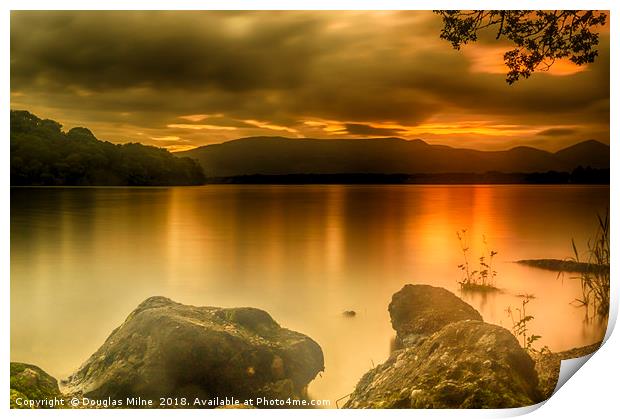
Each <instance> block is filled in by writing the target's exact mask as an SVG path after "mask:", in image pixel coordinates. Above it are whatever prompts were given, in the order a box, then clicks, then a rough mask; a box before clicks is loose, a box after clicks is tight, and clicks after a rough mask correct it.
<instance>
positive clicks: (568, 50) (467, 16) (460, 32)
mask: <svg viewBox="0 0 620 419" xmlns="http://www.w3.org/2000/svg"><path fill="white" fill-rule="evenodd" d="M435 13H437V14H438V15H440V16H441V17H442V18H443V24H444V27H443V29H442V30H441V34H440V38H442V39H445V40H447V41H449V42H450V43H452V46H453V47H454V48H455V49H457V50H458V49H460V48H461V46H463V45H465V44H467V43H469V42H475V41H477V40H478V37H479V34H480V32H481V31H483V30H484V29H487V28H496V29H497V32H495V39H500V38H502V37H503V38H506V39H508V40H510V41H511V42H512V43H513V44H514V45H515V48H513V49H512V50H509V51H507V52H506V53H505V54H504V62H505V63H506V66H507V67H508V70H509V71H508V74H507V76H506V81H507V82H508V83H509V84H513V83H514V82H516V81H517V80H519V79H520V78H528V77H530V76H531V75H532V73H533V72H534V71H535V70H542V71H546V70H549V68H551V66H552V65H553V63H554V62H555V61H556V60H558V59H562V58H568V59H569V60H570V61H572V62H573V63H575V64H577V65H583V64H587V63H592V62H594V59H595V58H596V57H597V55H598V50H597V49H596V47H597V45H598V43H599V34H598V33H597V32H595V29H596V27H598V26H602V25H605V22H606V21H607V14H606V13H603V12H597V11H592V10H536V11H532V10H469V11H464V10H437V11H435Z"/></svg>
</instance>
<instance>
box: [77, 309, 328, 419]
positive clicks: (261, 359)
mask: <svg viewBox="0 0 620 419" xmlns="http://www.w3.org/2000/svg"><path fill="white" fill-rule="evenodd" d="M323 369H324V366H323V352H322V351H321V348H320V346H319V345H318V344H317V343H316V342H315V341H313V340H312V339H311V338H309V337H308V336H305V335H303V334H301V333H298V332H294V331H291V330H288V329H285V328H282V327H280V326H279V325H278V323H276V322H275V321H274V320H273V319H272V318H271V316H270V315H269V314H268V313H266V312H265V311H262V310H259V309H255V308H231V309H225V308H217V307H194V306H188V305H183V304H179V303H176V302H174V301H172V300H170V299H168V298H164V297H152V298H149V299H147V300H146V301H144V302H143V303H141V304H140V305H139V306H138V307H137V308H136V309H135V310H134V311H133V312H132V313H131V314H130V315H129V317H127V319H126V320H125V322H124V323H123V324H121V325H120V326H119V327H118V328H117V329H116V330H114V331H113V332H112V334H111V335H110V336H109V337H108V339H107V340H106V341H105V343H104V344H103V345H102V346H101V347H100V348H99V349H98V350H97V352H95V353H94V354H93V355H92V356H91V357H90V358H89V359H88V360H87V361H86V362H85V363H84V364H83V365H82V366H81V367H80V368H79V369H78V370H77V371H76V372H75V373H74V374H73V375H71V376H70V377H69V379H68V380H67V382H66V389H67V390H68V391H70V392H72V393H80V394H82V395H84V396H86V397H91V398H107V397H111V398H126V397H143V398H148V399H153V400H154V401H155V402H156V403H157V401H158V398H159V397H186V398H189V399H190V400H193V398H195V397H200V398H212V397H234V398H239V399H241V400H243V399H245V398H251V397H258V396H263V397H278V398H286V397H295V398H301V397H304V396H305V393H306V386H307V384H308V383H309V382H310V381H311V380H312V379H313V378H314V377H315V376H316V375H317V374H318V373H319V372H320V371H322V370H323ZM190 407H191V406H190Z"/></svg>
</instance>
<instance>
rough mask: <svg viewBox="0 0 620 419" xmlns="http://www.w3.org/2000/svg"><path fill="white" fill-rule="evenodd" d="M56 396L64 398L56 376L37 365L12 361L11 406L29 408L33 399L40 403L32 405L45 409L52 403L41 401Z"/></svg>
mask: <svg viewBox="0 0 620 419" xmlns="http://www.w3.org/2000/svg"><path fill="white" fill-rule="evenodd" d="M54 398H58V399H60V398H62V395H61V394H60V390H59V388H58V382H57V381H56V379H55V378H54V377H52V376H51V375H49V374H48V373H46V372H45V371H43V370H42V369H41V368H39V367H37V366H36V365H31V364H23V363H21V362H11V399H10V404H11V408H14V409H22V408H28V406H29V404H28V401H32V402H33V403H35V402H38V403H37V404H36V405H32V406H30V407H32V408H34V407H37V408H44V409H45V408H48V407H50V405H49V404H45V403H41V402H42V401H44V400H51V399H54Z"/></svg>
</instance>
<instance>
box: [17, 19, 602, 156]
mask: <svg viewBox="0 0 620 419" xmlns="http://www.w3.org/2000/svg"><path fill="white" fill-rule="evenodd" d="M440 27H441V20H440V19H439V18H438V17H437V16H434V15H433V14H432V13H429V12H391V13H390V12H304V11H300V12H297V11H289V12H129V11H123V12H97V11H93V12H49V11H48V12H31V11H28V12H12V14H11V91H12V94H13V96H12V106H20V107H24V108H27V109H30V110H33V111H38V112H41V113H43V114H42V115H41V116H43V117H56V118H57V119H61V120H63V121H65V122H66V123H81V124H82V125H89V124H90V125H94V126H96V127H98V129H99V130H100V131H101V132H103V133H104V134H106V135H107V136H108V137H109V139H114V138H119V140H121V139H122V140H127V139H131V138H133V139H136V140H140V141H142V138H139V137H135V136H136V135H139V134H137V133H142V134H140V135H148V133H147V132H151V133H152V132H156V131H157V132H158V130H160V131H166V132H163V133H159V134H157V135H153V136H157V137H163V136H178V137H183V138H184V139H190V140H191V142H192V144H196V145H198V144H201V143H205V142H210V141H222V140H224V139H227V138H234V137H238V136H244V135H250V134H264V133H265V130H267V131H270V133H271V134H274V135H275V134H277V133H280V134H282V133H288V134H289V135H298V136H302V135H305V136H329V135H333V134H329V133H328V132H327V131H325V130H324V128H325V127H326V126H327V125H329V124H336V123H338V122H339V123H340V126H341V127H342V128H343V129H344V130H346V131H342V130H335V131H333V132H338V133H343V132H344V133H346V132H348V133H349V134H351V135H360V136H364V135H386V136H392V135H398V134H401V133H402V132H403V131H402V130H401V129H398V128H394V127H393V126H390V124H392V125H403V126H409V127H415V126H418V125H423V124H425V123H428V122H429V121H435V120H438V119H439V120H441V121H444V122H445V121H446V120H447V119H448V118H449V116H451V117H453V116H454V115H458V118H460V119H468V118H469V119H477V120H486V121H490V122H492V123H494V124H517V125H523V126H527V125H536V126H537V127H538V128H539V129H537V130H533V131H534V132H538V131H542V130H544V129H547V128H550V127H556V128H559V129H563V128H565V127H563V126H565V125H571V126H572V125H579V124H581V125H588V126H589V128H591V129H592V130H595V129H596V130H598V131H597V133H602V136H603V137H604V136H605V135H607V136H608V127H607V125H608V121H609V37H608V35H606V34H604V35H602V36H601V46H600V54H599V57H598V60H597V62H596V63H595V64H594V65H592V66H590V67H588V68H587V70H586V71H582V72H580V73H577V74H572V75H567V76H561V77H559V76H553V75H550V74H536V75H534V76H533V77H531V78H530V79H528V80H526V81H522V82H519V83H517V84H515V85H513V86H508V85H507V84H506V83H505V82H504V78H505V74H501V72H500V73H497V72H492V71H484V69H483V70H482V71H478V70H475V66H474V64H475V62H474V61H475V60H473V59H472V58H471V57H470V56H468V55H467V54H466V52H467V51H455V50H453V49H452V48H451V47H450V45H449V43H447V42H445V41H443V40H440V39H439V36H438V34H439V30H440ZM487 44H491V45H492V43H491V42H488V41H485V43H484V45H487ZM484 45H482V46H481V47H484ZM499 45H501V44H499ZM467 48H472V47H467ZM473 48H478V46H474V47H473ZM472 51H480V50H475V49H474V50H472ZM483 55H484V54H483ZM194 114H221V115H222V116H221V117H220V120H219V121H215V120H211V121H210V122H206V123H201V124H202V125H204V126H203V128H202V129H195V130H192V129H189V128H185V129H182V128H178V127H177V128H174V127H173V128H171V127H170V125H175V126H178V124H179V120H178V118H179V117H180V116H183V115H194ZM247 120H250V121H253V122H251V123H246V122H244V121H247ZM307 120H325V121H331V122H328V123H326V124H327V125H325V124H324V125H314V126H311V125H304V121H307ZM189 123H191V122H189ZM219 125H221V126H223V127H228V128H226V129H225V130H224V131H222V132H218V131H217V126H219ZM385 125H387V126H385ZM231 127H234V128H236V129H235V130H233V129H231ZM145 133H147V134H145ZM573 134H575V133H573ZM114 136H116V137H114ZM531 136H532V137H533V136H534V135H533V134H532V135H531ZM568 137H570V135H568ZM555 138H557V137H555ZM571 138H572V137H571ZM539 139H540V137H539ZM550 140H551V136H550ZM601 140H606V138H601Z"/></svg>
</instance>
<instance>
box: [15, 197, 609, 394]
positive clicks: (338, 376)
mask: <svg viewBox="0 0 620 419" xmlns="http://www.w3.org/2000/svg"><path fill="white" fill-rule="evenodd" d="M608 205H609V188H608V187H578V186H574V187H568V186H339V185H333V186H249V185H228V186H226V185H216V186H206V187H182V188H65V189H63V188H51V189H36V188H33V189H30V188H29V189H13V190H12V191H11V326H12V327H11V358H12V359H13V360H19V361H24V362H30V363H34V364H37V365H40V366H41V367H42V368H44V369H46V370H47V371H49V372H50V373H52V374H53V375H55V376H57V377H63V376H65V375H67V374H69V373H70V372H71V371H72V370H73V369H75V368H76V367H77V366H79V364H80V363H81V362H82V361H84V360H85V359H86V358H87V357H88V356H89V355H90V354H91V353H92V352H94V351H95V350H96V349H97V347H98V346H99V345H100V344H101V343H102V342H103V341H104V339H105V338H106V337H107V335H108V334H109V333H110V332H111V331H112V329H113V328H114V327H116V326H117V325H118V324H120V323H121V322H122V321H123V320H124V318H125V316H126V315H127V314H128V313H129V312H130V311H131V310H132V309H133V308H134V307H135V306H136V305H137V304H138V303H139V302H140V301H142V300H143V299H145V298H147V297H149V296H152V295H165V296H169V297H170V298H172V299H174V300H177V301H179V302H183V303H186V304H194V305H215V306H254V307H259V308H263V309H265V310H267V311H269V312H270V313H271V314H272V316H273V317H274V318H275V319H276V320H277V321H278V322H279V323H280V324H282V325H283V326H285V327H288V328H291V329H294V330H298V331H300V332H303V333H306V334H308V335H310V336H311V337H313V338H314V339H315V340H316V341H317V342H318V343H319V344H320V345H321V347H322V348H323V351H324V353H325V362H326V371H325V372H324V373H323V374H322V377H320V378H317V379H316V380H315V381H314V382H313V383H312V385H311V388H310V391H311V394H312V395H313V396H314V397H317V398H330V399H332V401H333V400H335V399H337V398H339V397H341V396H343V395H346V394H348V393H349V392H350V391H351V390H352V388H353V386H354V385H355V383H356V382H357V380H358V379H359V378H360V377H361V376H362V374H363V373H364V372H366V371H367V370H368V369H369V368H371V367H372V366H373V365H376V364H378V363H380V362H382V361H383V360H385V359H386V357H387V355H388V352H389V345H390V339H391V338H392V337H393V331H392V329H391V327H390V322H389V316H388V313H387V305H388V303H389V301H390V298H391V295H392V294H393V293H394V292H396V291H397V290H399V289H400V288H401V287H402V286H403V285H404V284H407V283H427V284H433V285H437V286H442V287H445V288H447V289H449V290H451V291H453V292H455V293H459V290H458V284H457V282H456V281H457V280H458V279H460V276H459V275H460V274H459V270H458V269H457V265H458V264H459V263H461V257H462V255H461V254H460V251H459V246H458V242H457V239H456V235H455V232H456V231H457V230H459V229H463V228H467V229H468V230H469V235H470V237H471V240H472V256H473V258H474V259H475V258H476V257H477V256H478V255H479V254H480V252H481V251H482V242H481V237H482V236H483V235H485V236H486V238H487V241H488V243H489V245H490V246H491V247H492V248H493V249H495V250H497V251H498V252H499V254H498V256H497V261H498V262H497V265H496V266H497V271H498V285H499V286H500V287H501V288H502V292H501V293H497V294H492V295H489V294H487V295H484V296H481V295H479V294H473V295H464V296H463V298H464V299H466V300H467V301H468V302H469V303H470V304H472V305H473V306H474V307H476V308H477V309H478V310H479V311H480V312H481V313H482V315H483V317H484V318H485V320H486V321H489V322H493V323H497V324H501V325H504V326H509V325H510V320H509V319H508V318H507V316H506V313H505V312H504V310H505V308H506V307H508V306H513V307H516V306H517V305H518V304H520V301H521V298H520V297H518V295H519V294H522V293H530V294H534V295H535V297H536V298H535V299H533V300H532V301H531V302H530V304H529V310H530V312H531V314H533V315H534V316H535V319H534V320H533V321H532V323H531V329H532V331H534V332H535V333H536V334H539V335H542V339H541V341H540V345H541V346H542V345H547V346H549V347H550V348H551V349H552V350H563V349H568V348H571V347H574V346H578V345H584V344H589V343H593V342H595V341H596V340H598V339H600V338H601V336H602V334H603V333H604V327H603V325H597V324H592V323H584V321H583V320H584V319H583V310H580V309H577V308H575V307H573V306H571V305H570V303H571V302H572V301H573V300H574V299H575V298H576V297H578V296H579V284H578V281H576V280H574V279H572V278H570V276H566V277H564V278H559V279H558V278H557V277H556V274H555V273H553V272H546V271H541V270H536V269H532V268H527V267H523V266H519V265H516V264H514V263H511V262H512V261H514V260H517V259H525V258H565V257H568V256H570V255H571V246H570V241H571V238H574V239H575V241H576V242H577V243H578V244H580V245H583V244H585V243H586V242H587V240H588V238H589V237H590V236H591V235H592V234H593V232H594V230H595V227H596V213H597V212H599V213H602V212H604V211H605V209H606V207H607V206H608ZM582 250H583V248H582ZM344 310H355V311H356V312H357V313H358V315H357V316H356V317H354V318H347V317H343V316H342V315H341V313H342V311H344Z"/></svg>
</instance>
